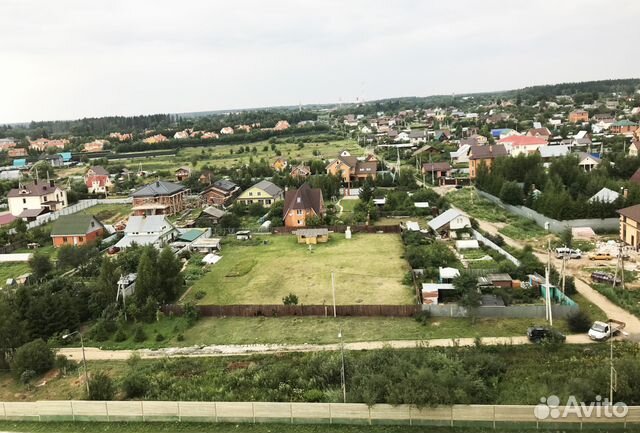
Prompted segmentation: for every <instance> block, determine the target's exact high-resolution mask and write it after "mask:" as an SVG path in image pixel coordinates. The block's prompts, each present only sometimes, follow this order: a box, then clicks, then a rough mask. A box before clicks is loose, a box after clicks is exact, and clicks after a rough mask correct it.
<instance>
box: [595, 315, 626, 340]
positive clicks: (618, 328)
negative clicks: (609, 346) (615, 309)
mask: <svg viewBox="0 0 640 433" xmlns="http://www.w3.org/2000/svg"><path fill="white" fill-rule="evenodd" d="M625 326H626V324H625V323H624V322H620V321H618V320H613V319H609V320H608V321H607V322H600V321H595V322H593V325H591V329H589V338H591V339H592V340H595V341H605V340H607V339H609V338H610V337H613V336H615V335H617V334H619V333H620V332H622V330H623V329H624V327H625Z"/></svg>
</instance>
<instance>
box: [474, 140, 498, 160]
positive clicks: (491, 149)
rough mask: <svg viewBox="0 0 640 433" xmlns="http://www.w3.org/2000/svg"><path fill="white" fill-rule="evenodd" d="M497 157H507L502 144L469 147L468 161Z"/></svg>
mask: <svg viewBox="0 0 640 433" xmlns="http://www.w3.org/2000/svg"><path fill="white" fill-rule="evenodd" d="M499 156H507V149H505V147H504V145H503V144H493V145H488V146H471V153H470V154H469V159H493V158H497V157H499Z"/></svg>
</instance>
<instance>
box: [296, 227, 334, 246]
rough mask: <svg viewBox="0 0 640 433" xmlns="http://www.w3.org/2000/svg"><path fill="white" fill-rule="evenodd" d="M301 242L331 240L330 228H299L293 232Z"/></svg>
mask: <svg viewBox="0 0 640 433" xmlns="http://www.w3.org/2000/svg"><path fill="white" fill-rule="evenodd" d="M293 234H295V235H296V236H297V237H298V243H299V244H307V245H315V244H322V243H325V242H329V230H328V229H299V230H296V231H295V232H293Z"/></svg>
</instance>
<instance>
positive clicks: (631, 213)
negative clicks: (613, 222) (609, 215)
mask: <svg viewBox="0 0 640 433" xmlns="http://www.w3.org/2000/svg"><path fill="white" fill-rule="evenodd" d="M617 212H618V213H619V214H620V215H622V216H625V217H627V218H629V219H632V220H634V221H640V204H637V205H634V206H629V207H625V208H624V209H618V210H617Z"/></svg>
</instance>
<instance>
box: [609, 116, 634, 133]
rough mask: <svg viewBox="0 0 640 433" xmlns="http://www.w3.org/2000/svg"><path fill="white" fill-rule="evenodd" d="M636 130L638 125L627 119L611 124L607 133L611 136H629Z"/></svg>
mask: <svg viewBox="0 0 640 433" xmlns="http://www.w3.org/2000/svg"><path fill="white" fill-rule="evenodd" d="M637 129H638V124H637V123H635V122H632V121H630V120H628V119H622V120H618V121H617V122H615V123H613V124H611V127H610V128H609V131H610V132H611V133H612V134H627V135H631V134H633V133H634V132H635V131H636V130H637Z"/></svg>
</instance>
